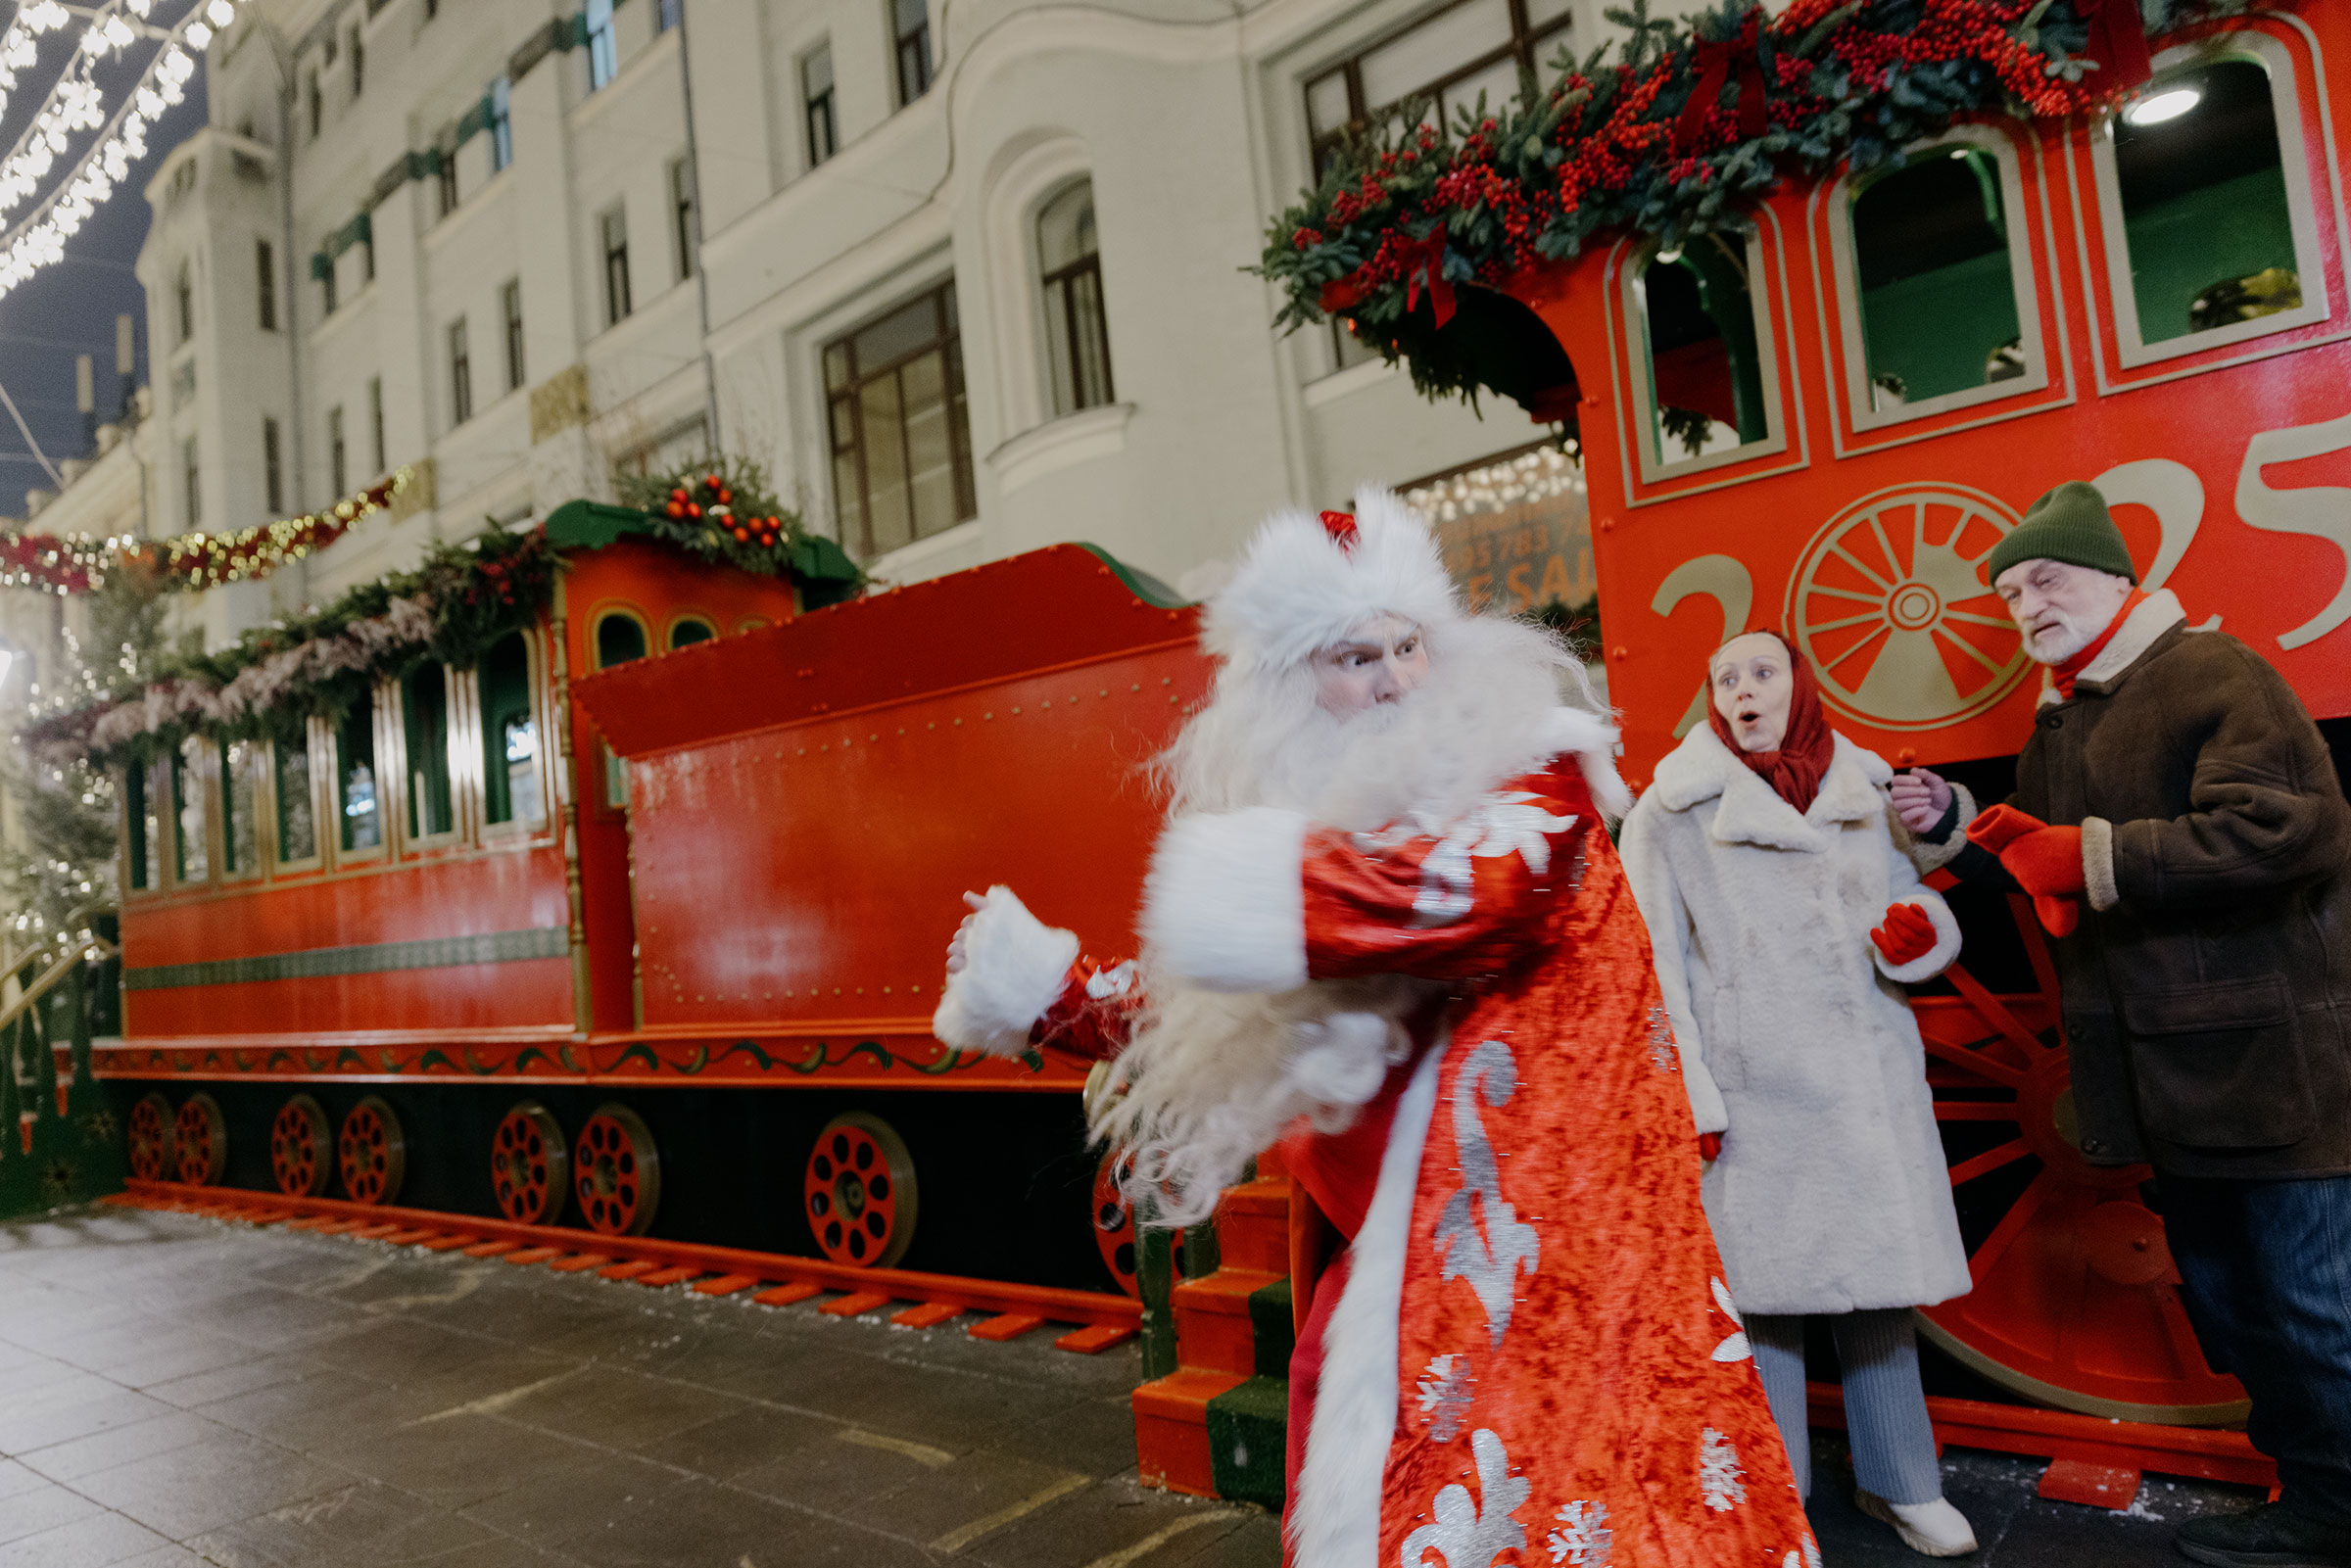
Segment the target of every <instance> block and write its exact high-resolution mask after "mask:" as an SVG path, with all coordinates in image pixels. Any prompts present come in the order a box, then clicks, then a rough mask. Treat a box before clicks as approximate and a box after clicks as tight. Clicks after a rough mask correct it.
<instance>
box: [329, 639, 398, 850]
mask: <svg viewBox="0 0 2351 1568" xmlns="http://www.w3.org/2000/svg"><path fill="white" fill-rule="evenodd" d="M387 687H390V688H391V689H390V691H389V692H388V693H387V690H386V688H387ZM366 700H367V733H368V737H369V739H370V740H371V741H372V742H373V746H374V750H373V757H372V776H373V783H374V785H375V827H376V832H375V842H374V843H372V844H363V845H360V846H358V847H354V848H345V847H344V844H343V819H344V816H345V815H346V813H345V812H344V809H343V804H344V803H343V727H342V725H341V724H338V723H336V722H334V721H332V720H321V721H320V722H321V723H322V724H324V725H325V727H326V761H327V769H326V779H325V795H326V799H327V803H328V805H329V806H330V807H331V808H332V809H330V810H329V811H328V813H327V818H328V821H327V825H326V826H327V829H329V830H331V832H324V842H323V843H322V844H321V846H320V847H321V848H322V849H323V850H325V851H326V852H327V853H329V854H331V855H332V857H333V860H332V864H333V867H334V869H335V870H337V871H340V870H342V869H344V868H345V867H346V866H363V865H374V864H377V863H379V862H383V861H387V860H389V859H390V858H391V855H392V835H393V834H394V833H395V832H397V831H398V824H399V822H400V820H401V817H400V801H399V798H398V795H397V793H396V792H395V791H394V790H393V789H391V788H390V787H389V786H388V785H387V784H386V782H385V781H386V776H387V772H388V770H387V769H386V768H385V767H384V760H385V757H386V755H387V754H390V755H393V756H398V755H399V753H398V751H396V750H393V749H392V748H393V747H396V746H398V744H399V736H398V732H397V725H394V726H390V727H388V726H387V725H386V723H385V720H386V717H387V710H391V711H392V715H393V716H394V717H395V718H396V717H397V711H398V708H399V705H400V693H399V688H398V686H397V685H396V684H394V683H390V682H384V681H377V682H373V683H370V685H369V686H368V688H367V693H366ZM349 720H350V715H349V714H346V715H344V722H346V723H348V722H349ZM388 728H389V729H390V730H391V732H392V733H390V734H387V729H388ZM402 765H403V766H404V767H405V766H406V763H405V761H404V762H403V764H402Z"/></svg>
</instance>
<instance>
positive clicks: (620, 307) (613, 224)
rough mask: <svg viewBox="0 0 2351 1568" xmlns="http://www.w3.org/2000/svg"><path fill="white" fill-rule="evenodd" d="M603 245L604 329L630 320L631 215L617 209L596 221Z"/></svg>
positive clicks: (622, 209) (621, 209) (624, 210)
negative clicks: (627, 319)
mask: <svg viewBox="0 0 2351 1568" xmlns="http://www.w3.org/2000/svg"><path fill="white" fill-rule="evenodd" d="M597 230H598V232H599V233H600V235H601V236H602V238H603V242H604V325H606V326H618V325H619V324H620V323H621V322H622V321H623V320H624V319H626V318H627V316H628V313H629V310H630V303H629V214H628V212H627V210H626V209H624V208H618V207H615V208H614V209H612V211H610V212H609V213H606V214H604V215H603V216H602V217H601V218H600V219H598V220H597Z"/></svg>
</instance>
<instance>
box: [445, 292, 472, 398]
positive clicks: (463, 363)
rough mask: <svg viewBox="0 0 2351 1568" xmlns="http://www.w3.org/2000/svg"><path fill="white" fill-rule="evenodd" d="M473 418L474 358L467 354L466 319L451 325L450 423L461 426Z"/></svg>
mask: <svg viewBox="0 0 2351 1568" xmlns="http://www.w3.org/2000/svg"><path fill="white" fill-rule="evenodd" d="M472 417H473V356H472V355H471V354H469V353H467V352H466V347H465V318H464V317H463V316H459V317H457V318H456V320H455V321H452V322H451V323H450V324H449V422H450V423H451V424H453V425H461V424H463V423H464V422H465V421H466V420H468V419H471V418H472Z"/></svg>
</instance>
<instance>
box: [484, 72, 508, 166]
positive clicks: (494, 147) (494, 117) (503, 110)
mask: <svg viewBox="0 0 2351 1568" xmlns="http://www.w3.org/2000/svg"><path fill="white" fill-rule="evenodd" d="M487 96H488V97H489V99H490V172H491V174H492V175H493V176H495V175H498V174H501V173H504V171H505V170H506V169H507V167H509V166H511V165H512V164H513V162H514V79H513V78H512V77H511V76H501V77H499V78H498V79H497V80H496V81H493V82H492V83H491V84H490V90H489V93H488V95H487Z"/></svg>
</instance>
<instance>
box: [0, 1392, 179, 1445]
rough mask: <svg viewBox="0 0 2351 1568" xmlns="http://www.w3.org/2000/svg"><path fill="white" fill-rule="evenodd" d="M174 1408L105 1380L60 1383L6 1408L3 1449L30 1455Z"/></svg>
mask: <svg viewBox="0 0 2351 1568" xmlns="http://www.w3.org/2000/svg"><path fill="white" fill-rule="evenodd" d="M170 1408H171V1406H170V1405H168V1404H166V1403H165V1402H163V1401H161V1400H152V1399H149V1398H148V1397H147V1396H146V1395H144V1394H134V1393H132V1392H131V1391H130V1390H129V1389H125V1388H119V1387H117V1386H116V1385H114V1384H112V1383H108V1382H107V1381H105V1380H104V1379H103V1378H91V1379H89V1380H88V1382H87V1383H82V1382H79V1381H75V1382H72V1383H63V1382H61V1383H54V1384H51V1385H50V1386H49V1387H47V1388H44V1389H41V1390H38V1391H37V1392H35V1393H32V1394H29V1395H26V1396H25V1397H24V1400H23V1401H22V1402H21V1403H19V1402H13V1401H12V1402H11V1403H10V1405H9V1406H8V1407H6V1408H0V1453H29V1452H31V1451H32V1450H33V1449H45V1448H48V1447H49V1446H50V1445H52V1444H56V1443H68V1442H71V1441H72V1440H73V1439H74V1438H80V1437H87V1436H89V1435H90V1434H91V1433H93V1432H104V1431H106V1430H107V1429H108V1428H109V1427H118V1426H129V1425H130V1424H132V1423H133V1422H136V1421H145V1420H147V1419H149V1418H150V1417H153V1416H158V1415H162V1414H163V1413H165V1412H166V1411H167V1410H169V1409H170Z"/></svg>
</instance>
